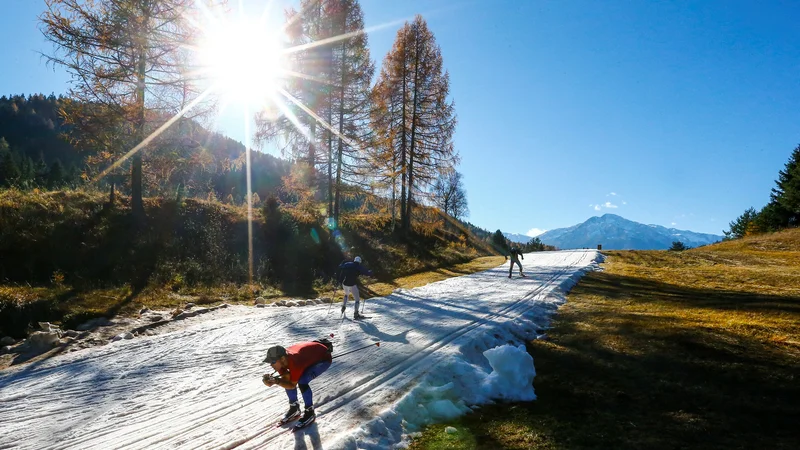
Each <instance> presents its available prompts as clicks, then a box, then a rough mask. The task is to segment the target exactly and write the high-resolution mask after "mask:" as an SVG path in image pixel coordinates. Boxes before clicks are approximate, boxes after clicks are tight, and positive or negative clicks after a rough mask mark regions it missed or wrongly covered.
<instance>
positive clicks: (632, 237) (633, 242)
mask: <svg viewBox="0 0 800 450" xmlns="http://www.w3.org/2000/svg"><path fill="white" fill-rule="evenodd" d="M539 239H540V240H541V241H542V242H543V243H545V244H549V245H553V246H555V247H557V248H562V249H567V248H594V247H596V246H597V245H602V247H603V249H607V250H665V249H668V248H670V247H671V246H672V243H673V242H675V241H680V242H683V243H684V244H685V245H687V246H689V247H699V246H702V245H708V244H713V243H714V242H718V241H721V240H722V236H720V235H715V234H708V233H697V232H694V231H689V230H679V229H677V228H667V227H664V226H661V225H655V224H643V223H639V222H634V221H632V220H628V219H625V218H624V217H621V216H618V215H616V214H610V213H609V214H604V215H602V216H593V217H590V218H589V219H587V220H586V221H585V222H583V223H579V224H577V225H573V226H571V227H565V228H556V229H554V230H550V231H547V232H545V233H542V234H541V235H539Z"/></svg>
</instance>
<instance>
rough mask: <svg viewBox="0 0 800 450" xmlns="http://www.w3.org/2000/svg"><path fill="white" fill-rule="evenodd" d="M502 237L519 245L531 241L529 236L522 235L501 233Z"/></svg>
mask: <svg viewBox="0 0 800 450" xmlns="http://www.w3.org/2000/svg"><path fill="white" fill-rule="evenodd" d="M503 236H505V237H506V239H508V240H509V241H511V242H516V243H519V244H527V243H528V242H530V241H531V239H533V238H531V237H530V236H526V235H524V234H515V233H506V232H503Z"/></svg>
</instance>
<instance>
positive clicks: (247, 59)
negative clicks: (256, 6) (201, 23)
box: [198, 19, 285, 104]
mask: <svg viewBox="0 0 800 450" xmlns="http://www.w3.org/2000/svg"><path fill="white" fill-rule="evenodd" d="M203 35H204V36H203V38H202V40H201V42H200V45H199V49H198V57H199V63H200V65H201V67H202V71H203V72H204V73H205V75H206V76H207V77H208V79H210V81H211V82H212V83H213V85H214V86H215V87H216V89H217V90H218V91H219V92H220V93H221V94H222V95H223V97H225V98H226V99H227V100H229V101H236V102H241V103H246V104H253V103H256V104H263V103H264V102H266V101H268V100H269V99H270V98H273V96H274V95H275V92H276V91H277V90H278V88H279V87H280V84H281V80H282V79H283V78H284V76H285V67H284V64H285V63H284V61H285V58H284V52H283V46H282V42H283V41H282V40H281V39H280V35H279V34H277V33H274V32H271V31H270V30H268V29H267V27H266V26H265V25H264V24H262V23H258V22H256V21H252V22H251V21H248V20H246V19H241V20H236V21H228V20H226V21H220V22H218V23H216V24H214V25H213V26H210V27H207V28H206V29H205V30H204V33H203Z"/></svg>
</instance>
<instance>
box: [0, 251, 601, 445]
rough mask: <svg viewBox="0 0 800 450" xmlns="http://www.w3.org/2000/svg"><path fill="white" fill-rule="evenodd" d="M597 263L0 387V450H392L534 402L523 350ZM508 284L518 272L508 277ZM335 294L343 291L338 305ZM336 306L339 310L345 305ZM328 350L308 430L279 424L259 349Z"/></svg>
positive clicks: (220, 321)
mask: <svg viewBox="0 0 800 450" xmlns="http://www.w3.org/2000/svg"><path fill="white" fill-rule="evenodd" d="M601 258H602V256H601V255H600V254H599V253H597V252H595V251H591V250H586V251H564V252H541V253H531V254H526V255H525V259H524V261H523V265H524V267H525V273H526V274H527V275H528V277H527V278H520V277H519V275H518V274H517V273H515V274H514V278H513V279H508V263H506V264H504V265H502V266H500V267H497V268H495V269H492V270H488V271H485V272H480V273H476V274H472V275H466V276H462V277H458V278H451V279H448V280H444V281H441V282H438V283H433V284H430V285H427V286H423V287H420V288H415V289H398V290H396V291H395V292H394V293H393V294H391V295H389V296H387V297H383V298H378V299H370V300H367V302H366V309H365V314H366V316H367V317H368V318H367V319H365V320H361V321H353V320H351V319H350V318H351V317H352V313H353V309H352V308H353V302H349V303H348V311H347V317H346V318H345V319H344V320H340V317H341V315H340V313H339V307H340V304H335V305H333V307H332V308H331V309H330V311H329V305H327V304H322V305H318V304H313V305H309V306H302V307H277V306H276V307H270V308H253V307H245V306H238V307H231V308H227V309H221V310H219V311H214V312H212V313H209V314H206V315H204V316H203V317H197V318H192V319H189V320H186V321H182V322H181V323H180V324H179V325H173V326H172V328H168V329H167V331H165V332H164V333H162V334H159V335H155V336H146V337H140V338H136V339H130V340H119V341H116V342H113V343H111V344H108V345H106V346H103V347H96V348H91V349H86V350H81V351H78V352H73V353H68V354H65V355H63V356H58V357H54V358H51V359H48V360H45V361H40V362H36V363H31V364H28V365H24V366H18V367H12V368H10V369H8V370H6V371H4V372H2V373H0V449H7V448H25V449H113V448H132V449H158V448H170V449H171V448H186V449H232V448H237V449H255V448H275V449H284V448H298V449H306V448H313V449H320V448H326V449H334V448H347V449H355V448H373V449H386V448H392V447H402V446H404V445H406V444H407V443H408V439H409V435H410V434H412V433H414V432H417V431H419V430H420V429H421V427H422V426H423V425H425V424H427V423H431V422H433V421H442V420H447V419H451V418H454V417H457V416H459V415H461V414H464V413H466V412H469V411H470V410H471V409H472V408H474V407H476V405H481V404H485V403H488V402H492V401H495V400H533V399H535V398H536V395H535V393H534V388H533V385H532V380H533V378H534V376H535V369H534V361H533V358H531V356H530V355H529V354H528V353H526V352H525V346H524V341H525V340H528V339H534V338H536V337H537V336H539V335H540V334H541V333H542V330H543V329H544V328H545V327H546V325H547V323H548V319H549V316H550V315H551V314H552V313H553V312H554V311H555V309H556V308H557V307H558V306H559V305H560V304H562V303H563V302H564V299H565V294H566V292H567V291H568V290H569V288H571V287H572V286H573V285H574V284H575V283H576V282H577V280H578V279H579V278H580V277H581V276H582V275H583V274H584V273H585V272H586V271H589V270H592V269H594V268H596V267H597V263H598V262H599V261H600V260H601ZM515 272H516V271H515ZM340 292H341V290H340ZM339 295H341V294H339ZM330 334H333V335H334V337H333V341H334V356H336V355H337V354H341V353H345V352H347V351H349V350H355V349H357V348H359V347H364V346H367V345H369V344H371V343H375V342H378V341H380V346H370V347H368V348H366V349H364V350H361V351H358V352H355V353H352V354H350V355H345V356H342V357H341V358H337V359H335V360H334V363H333V365H332V366H331V368H330V369H329V370H328V371H327V372H325V373H324V374H322V375H321V376H320V377H319V378H317V379H316V380H314V381H313V382H312V383H311V387H312V390H313V391H314V403H315V406H316V411H317V416H318V417H317V421H316V423H314V424H313V425H311V426H309V427H308V428H307V429H304V430H302V431H299V432H297V433H291V432H290V431H288V430H287V429H283V428H276V427H275V421H276V420H277V419H278V418H279V417H280V416H282V415H283V413H284V412H285V410H286V409H287V408H288V404H287V403H288V402H287V399H286V394H285V391H284V390H283V389H281V388H278V387H273V388H267V387H266V386H264V385H263V384H262V382H261V376H262V375H263V374H264V373H266V372H271V370H270V369H269V367H268V366H267V365H265V364H263V363H262V362H261V361H262V360H263V358H264V356H265V354H266V350H267V348H268V347H270V346H272V345H276V344H280V345H284V346H288V345H291V344H293V343H296V342H300V341H306V340H313V339H317V338H321V337H328V336H329V335H330Z"/></svg>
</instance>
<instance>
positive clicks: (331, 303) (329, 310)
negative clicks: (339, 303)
mask: <svg viewBox="0 0 800 450" xmlns="http://www.w3.org/2000/svg"><path fill="white" fill-rule="evenodd" d="M338 287H339V286H338V285H336V283H334V284H333V297H331V302H330V304H328V312H326V313H325V315H326V316H327V315H328V314H330V313H331V306H333V301H334V300H336V289H337V288H338Z"/></svg>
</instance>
